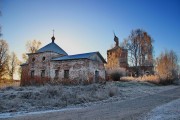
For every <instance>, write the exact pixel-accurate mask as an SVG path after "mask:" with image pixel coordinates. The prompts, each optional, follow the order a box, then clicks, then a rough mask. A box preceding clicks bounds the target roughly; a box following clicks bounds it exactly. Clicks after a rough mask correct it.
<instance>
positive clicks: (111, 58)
mask: <svg viewBox="0 0 180 120" xmlns="http://www.w3.org/2000/svg"><path fill="white" fill-rule="evenodd" d="M127 55H128V52H127V50H126V49H123V48H121V47H119V46H116V47H114V48H112V49H110V50H108V51H107V65H106V67H107V68H108V69H113V68H119V67H123V68H127V67H128V61H127Z"/></svg>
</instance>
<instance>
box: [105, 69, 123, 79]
mask: <svg viewBox="0 0 180 120" xmlns="http://www.w3.org/2000/svg"><path fill="white" fill-rule="evenodd" d="M107 74H108V76H110V79H112V80H114V81H119V80H120V78H121V77H122V76H125V74H126V71H125V69H123V68H116V69H112V70H107Z"/></svg>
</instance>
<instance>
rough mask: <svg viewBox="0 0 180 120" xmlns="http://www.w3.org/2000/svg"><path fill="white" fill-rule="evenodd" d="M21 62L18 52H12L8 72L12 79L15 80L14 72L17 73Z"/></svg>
mask: <svg viewBox="0 0 180 120" xmlns="http://www.w3.org/2000/svg"><path fill="white" fill-rule="evenodd" d="M19 63H20V61H19V60H18V58H17V56H16V54H15V53H14V52H12V53H11V55H10V56H9V66H8V73H9V76H10V78H11V80H13V78H14V74H15V73H16V70H17V67H18V65H19Z"/></svg>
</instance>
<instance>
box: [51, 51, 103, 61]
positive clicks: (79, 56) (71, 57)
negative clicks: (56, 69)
mask: <svg viewBox="0 0 180 120" xmlns="http://www.w3.org/2000/svg"><path fill="white" fill-rule="evenodd" d="M94 54H97V55H98V56H99V57H100V58H101V60H102V61H103V62H104V63H106V61H105V60H104V58H103V57H102V55H101V54H100V53H99V52H90V53H82V54H76V55H68V56H62V57H59V58H54V59H52V60H54V61H64V60H75V59H90V57H91V56H92V55H94Z"/></svg>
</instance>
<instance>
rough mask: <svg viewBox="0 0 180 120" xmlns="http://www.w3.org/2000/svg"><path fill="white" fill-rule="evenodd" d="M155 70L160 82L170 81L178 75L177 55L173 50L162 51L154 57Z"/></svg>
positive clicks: (166, 82)
mask: <svg viewBox="0 0 180 120" xmlns="http://www.w3.org/2000/svg"><path fill="white" fill-rule="evenodd" d="M156 72H157V74H158V75H159V77H160V79H161V83H162V84H169V83H172V82H173V81H174V80H175V79H176V78H177V77H178V57H177V54H176V53H175V52H174V51H173V50H171V51H168V50H166V51H165V52H162V53H161V54H160V56H159V57H158V58H157V59H156Z"/></svg>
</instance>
